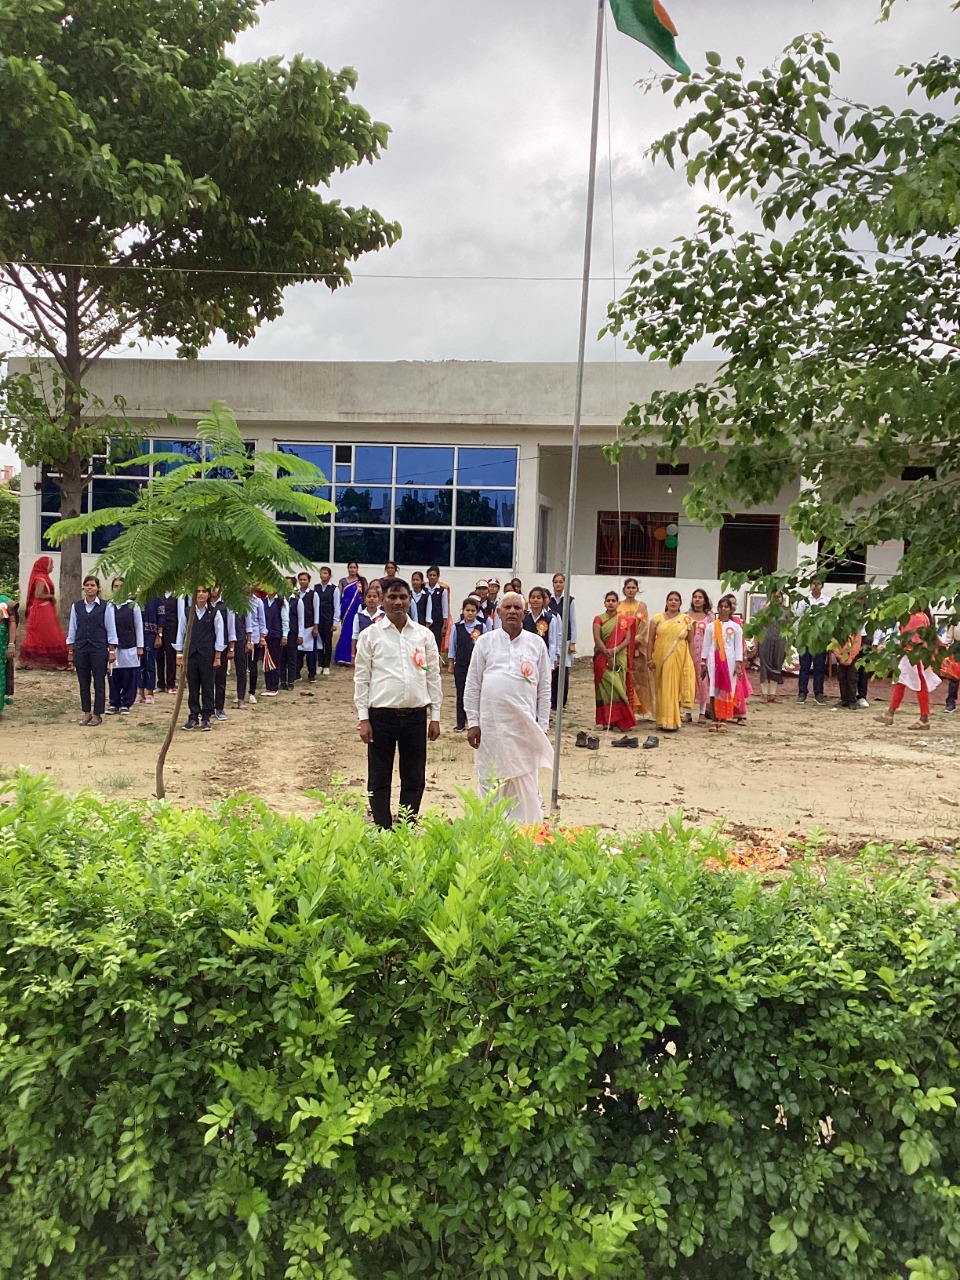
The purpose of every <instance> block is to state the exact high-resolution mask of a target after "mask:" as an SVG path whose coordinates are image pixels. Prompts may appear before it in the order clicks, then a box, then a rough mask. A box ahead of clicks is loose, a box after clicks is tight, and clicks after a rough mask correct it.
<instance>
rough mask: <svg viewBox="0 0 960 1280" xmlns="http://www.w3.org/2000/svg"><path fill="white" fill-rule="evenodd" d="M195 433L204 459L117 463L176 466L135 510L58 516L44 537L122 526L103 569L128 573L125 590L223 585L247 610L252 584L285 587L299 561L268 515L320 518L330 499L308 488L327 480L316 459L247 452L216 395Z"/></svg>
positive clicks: (160, 456)
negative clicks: (289, 571)
mask: <svg viewBox="0 0 960 1280" xmlns="http://www.w3.org/2000/svg"><path fill="white" fill-rule="evenodd" d="M197 440H198V442H199V443H200V444H201V445H202V446H204V447H203V450H202V453H203V455H204V456H203V459H202V460H201V461H200V462H184V460H183V455H182V454H179V453H153V454H151V455H149V456H147V455H145V454H144V455H139V456H137V457H136V458H132V459H130V460H129V461H127V462H126V463H124V464H121V469H122V468H123V467H124V466H125V467H135V466H138V465H142V464H143V463H148V462H151V461H152V462H153V464H154V466H155V467H156V466H162V465H164V464H168V465H169V466H170V467H171V470H169V471H168V472H167V474H166V475H159V476H158V475H155V476H154V478H153V479H152V480H151V481H150V482H149V483H148V484H145V485H143V486H141V488H140V491H139V493H138V495H137V501H136V502H135V503H134V505H133V506H132V507H105V508H103V509H102V510H99V511H92V512H90V513H89V514H88V515H84V516H77V517H76V518H75V519H73V520H61V521H58V522H57V523H56V524H55V525H53V526H52V527H51V529H50V530H49V533H48V535H47V536H48V538H49V540H50V541H51V542H52V543H54V544H55V545H56V544H58V543H60V542H62V541H63V540H64V539H65V538H69V537H73V536H75V535H76V534H78V533H88V532H89V531H91V530H93V529H98V528H103V527H109V526H111V525H122V526H123V532H122V533H121V534H118V536H117V537H116V538H114V540H113V541H112V542H111V543H110V545H109V546H108V547H107V549H106V550H105V551H104V553H103V555H102V556H101V557H100V559H99V560H98V562H97V571H98V572H99V573H102V574H103V576H104V577H105V578H112V577H114V576H116V577H121V578H123V579H124V585H125V591H126V593H129V595H131V596H133V597H134V598H136V599H138V600H140V601H141V603H143V602H145V601H146V600H149V599H150V598H151V597H152V596H158V595H162V594H163V592H165V591H172V592H173V593H174V594H175V595H188V594H192V593H193V591H194V589H195V587H196V586H197V585H198V584H199V583H205V584H207V585H208V586H210V585H213V583H215V582H218V583H220V585H221V586H222V588H223V598H224V600H225V601H226V602H227V604H228V605H229V606H230V608H231V609H234V610H235V611H236V612H237V613H246V611H247V609H248V607H249V597H250V587H251V585H262V586H264V587H269V588H271V589H272V590H274V591H277V592H282V591H284V589H285V587H286V583H285V581H284V578H283V575H282V572H281V571H282V570H284V569H291V568H294V567H295V566H296V565H298V564H299V560H298V558H297V555H296V553H295V552H294V551H293V549H292V548H291V546H290V545H289V543H288V542H287V540H286V538H284V536H283V534H282V533H281V532H280V530H279V528H278V527H277V524H276V522H275V521H274V520H273V519H272V518H271V516H270V515H269V514H268V512H269V511H271V510H272V511H277V512H281V513H286V512H289V513H292V514H295V515H296V516H297V517H298V518H299V519H300V520H306V521H308V522H311V523H317V522H318V521H319V520H320V519H321V517H322V516H323V515H325V514H327V513H328V512H330V511H332V510H333V509H334V507H333V503H331V502H328V501H327V500H326V499H325V498H318V497H315V496H314V494H313V493H312V492H311V490H312V489H314V488H317V487H319V486H320V485H323V484H324V483H325V482H326V481H325V477H324V476H323V473H322V472H321V471H320V470H319V468H317V467H315V466H314V465H313V463H311V462H305V461H304V460H303V459H301V458H296V457H293V456H290V455H288V454H285V453H275V452H272V451H270V450H262V451H261V452H259V453H255V454H253V455H250V454H248V453H247V452H246V449H245V448H244V443H243V437H242V435H241V433H240V429H239V427H238V426H237V422H236V419H235V418H234V416H233V414H232V413H231V412H230V410H229V409H228V408H227V407H226V406H225V405H223V404H221V403H219V402H218V403H215V404H214V405H213V406H212V407H211V409H210V414H209V416H208V417H205V418H201V419H200V421H199V422H198V424H197ZM277 471H279V472H280V474H277Z"/></svg>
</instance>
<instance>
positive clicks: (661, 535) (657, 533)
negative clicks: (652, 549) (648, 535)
mask: <svg viewBox="0 0 960 1280" xmlns="http://www.w3.org/2000/svg"><path fill="white" fill-rule="evenodd" d="M653 536H654V537H655V538H656V540H657V541H658V542H663V540H664V539H665V538H666V536H667V531H666V529H665V528H664V527H663V525H660V526H659V527H658V528H656V529H654V531H653Z"/></svg>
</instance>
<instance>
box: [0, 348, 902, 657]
mask: <svg viewBox="0 0 960 1280" xmlns="http://www.w3.org/2000/svg"><path fill="white" fill-rule="evenodd" d="M13 363H14V367H15V366H16V364H17V363H18V362H13ZM715 368H716V366H715V365H713V364H710V363H707V362H691V363H688V364H684V365H682V366H679V367H677V368H674V369H671V368H669V367H668V366H667V365H666V364H656V363H640V362H637V361H631V362H626V363H591V364H588V365H587V366H586V370H585V382H584V398H583V420H582V448H581V455H580V468H579V500H578V503H577V513H576V528H575V539H574V552H573V563H572V566H571V570H572V575H573V576H572V589H573V592H574V594H575V596H576V597H577V599H578V601H579V612H580V617H581V619H584V618H589V617H592V616H593V614H594V613H596V612H600V611H601V609H602V601H603V594H604V592H605V591H606V590H607V589H609V588H610V587H611V586H619V585H620V584H621V583H622V579H623V577H624V576H625V575H627V574H630V575H633V576H635V577H637V578H639V579H640V582H641V595H642V597H643V598H644V599H646V601H647V602H648V604H649V606H650V607H651V610H653V609H659V608H661V607H662V604H663V600H664V597H665V596H666V593H667V592H668V591H669V590H671V589H673V588H676V589H677V590H679V591H680V592H681V594H682V596H683V599H684V601H685V602H686V601H688V600H689V598H690V594H691V592H692V591H693V589H694V588H695V587H698V586H702V587H704V588H705V589H706V590H707V591H708V592H710V593H711V594H712V595H715V594H716V593H717V591H718V589H719V586H720V578H721V575H722V574H723V573H724V572H725V571H731V570H736V569H743V568H753V567H763V568H767V569H773V568H775V567H779V566H791V567H792V566H794V565H796V564H797V563H798V558H799V557H803V556H808V555H810V554H812V553H814V552H815V551H816V548H815V547H803V546H798V544H797V541H796V539H795V538H794V536H793V534H792V533H791V531H790V529H789V527H788V526H787V523H786V520H785V516H786V512H787V509H788V507H789V504H790V502H791V500H792V499H793V497H794V496H795V488H794V489H790V488H788V489H787V490H786V491H785V492H784V493H783V494H781V496H780V497H779V499H778V500H777V501H776V502H775V503H772V504H770V505H768V506H763V507H760V508H756V509H751V510H750V511H749V512H748V511H746V510H745V509H744V506H743V504H742V503H740V502H739V501H738V499H737V495H736V494H731V495H730V511H729V515H728V516H727V517H726V519H725V521H724V524H723V527H722V528H720V529H713V530H708V529H706V528H704V527H703V526H702V525H699V524H697V523H696V522H693V521H691V520H689V519H688V518H687V517H686V515H685V514H684V511H683V498H684V494H685V492H686V489H687V485H688V483H689V479H690V476H691V474H692V473H694V472H695V470H696V466H697V455H696V454H695V453H692V452H691V453H690V454H688V455H683V456H682V457H681V458H680V460H679V461H678V463H677V464H676V465H675V466H672V467H671V466H666V465H664V464H662V463H658V461H657V459H656V456H655V454H654V453H653V452H648V453H647V454H646V456H641V451H640V450H638V449H636V448H634V447H627V448H626V449H625V450H624V454H623V460H622V462H621V464H620V466H619V467H614V466H612V465H611V464H610V463H609V462H608V461H607V460H606V458H605V457H604V455H603V453H602V446H603V445H605V444H607V443H609V442H610V441H612V440H614V439H615V438H616V436H617V433H618V429H619V426H618V424H619V423H620V422H621V420H622V418H623V416H624V414H625V413H626V411H627V409H628V407H629V406H630V404H631V403H633V402H643V401H645V400H646V399H647V398H649V396H650V394H651V393H652V392H653V391H654V390H656V389H658V388H670V387H682V386H688V385H690V384H692V383H694V382H698V381H701V380H704V379H709V378H710V376H711V375H712V373H713V371H714V369H715ZM575 378H576V366H575V365H574V364H572V363H570V364H549V363H543V364H519V363H517V364H508V363H494V362H486V361H477V362H472V361H470V362H468V361H440V362H429V361H422V362H420V361H418V362H402V363H374V362H319V361H318V362H309V361H289V362H284V361H254V360H249V361H248V360H198V361H192V362H187V361H179V360H141V359H130V360H127V359H109V360H108V359H103V360H101V361H100V362H99V363H98V364H97V366H96V369H95V371H94V373H93V375H92V376H91V378H90V380H89V387H90V390H91V391H92V392H93V394H94V395H95V396H96V397H97V398H98V399H99V401H100V402H101V403H103V404H106V405H110V404H111V403H112V402H113V401H114V399H115V397H119V398H120V399H121V400H122V402H123V403H125V405H126V410H127V414H128V416H129V417H130V419H131V420H132V421H134V422H136V423H138V424H141V425H142V427H143V431H144V438H145V439H146V440H147V441H148V447H149V448H150V449H151V450H160V449H164V450H168V449H170V448H171V447H173V448H175V449H177V450H179V451H182V452H183V453H184V454H186V455H188V456H190V455H192V456H195V455H196V449H197V444H196V439H195V434H194V428H195V424H196V421H197V419H198V418H199V417H201V416H202V415H203V414H204V412H205V411H206V410H207V409H208V408H209V406H210V404H211V403H212V402H213V401H214V400H222V401H224V402H225V403H226V404H227V405H229V406H230V408H231V410H232V411H233V412H234V414H235V415H236V418H237V421H238V422H239V424H240V426H241V429H242V431H243V435H244V438H245V439H246V440H247V441H248V442H249V444H250V446H251V447H252V448H254V449H278V450H281V451H284V452H290V453H295V454H298V455H299V456H301V457H304V458H309V459H310V460H311V461H313V462H315V463H316V464H317V465H318V466H319V467H320V468H321V470H322V471H323V473H324V475H325V476H326V477H327V479H328V481H329V484H328V486H327V488H326V489H324V490H323V495H324V496H327V497H330V498H331V499H332V500H333V501H334V502H335V503H336V506H337V510H336V514H335V515H334V516H333V517H332V518H331V519H329V520H328V521H327V522H326V523H325V524H323V525H322V526H320V527H315V526H308V525H305V524H298V523H296V522H290V521H283V520H282V518H281V523H282V524H283V528H284V532H285V533H286V535H287V537H288V538H289V540H290V542H291V544H292V545H293V546H294V547H295V548H296V549H297V551H298V552H299V553H300V555H301V556H302V558H303V561H304V563H305V564H306V565H308V566H319V565H321V564H330V565H331V566H332V567H333V569H334V576H335V577H339V576H340V575H341V574H342V573H343V571H344V568H345V565H346V563H347V561H348V560H357V561H358V562H359V563H360V568H361V572H362V573H363V574H365V575H366V576H370V575H372V574H379V573H381V572H382V570H383V565H384V562H385V561H386V560H388V559H391V560H395V561H397V563H398V564H399V565H400V570H401V573H403V574H405V575H409V574H410V572H412V571H413V570H414V569H421V570H422V569H425V568H426V566H427V565H429V564H431V563H436V564H438V565H439V566H440V569H441V574H442V576H443V578H444V580H445V581H447V582H449V583H450V584H451V588H452V592H453V597H454V603H455V604H457V603H458V602H459V599H460V598H462V595H463V594H465V593H466V591H467V590H469V589H470V588H471V587H472V586H473V585H474V583H475V582H476V580H477V578H478V577H486V576H488V575H490V574H494V573H495V574H496V576H497V577H499V578H500V579H504V578H507V577H513V576H514V575H516V576H517V577H519V578H520V579H522V581H523V584H524V588H525V589H527V588H529V587H530V586H533V585H534V583H537V582H545V583H547V584H549V579H550V576H551V574H552V573H553V572H554V571H555V570H557V569H559V568H562V557H563V553H564V545H565V536H566V520H567V498H568V488H569V479H570V460H571V428H572V415H573V404H574V387H575ZM170 414H172V415H173V416H174V417H175V418H176V420H177V422H178V426H177V427H172V426H171V425H170V422H169V420H168V415H170ZM151 471H152V467H143V468H140V469H139V470H138V472H137V474H128V473H124V474H118V475H112V476H111V475H107V474H106V459H105V458H100V459H94V460H93V480H92V481H91V484H90V488H89V493H88V496H87V502H88V503H89V504H91V506H92V508H94V509H95V508H97V507H103V506H115V505H118V504H121V503H124V502H129V501H132V499H133V495H134V494H135V492H136V490H137V488H138V487H139V486H140V485H142V484H146V483H147V482H148V481H149V478H150V473H151ZM22 492H23V501H22V526H21V580H22V582H23V583H25V582H26V579H27V577H28V575H29V571H30V567H31V566H32V564H33V562H34V559H35V558H36V556H37V555H39V554H41V553H42V552H43V551H44V550H46V546H45V542H44V535H45V533H46V530H47V529H48V528H49V527H50V525H51V524H52V523H54V521H55V520H56V519H57V509H58V499H57V491H56V487H55V485H54V484H53V483H52V482H51V481H50V480H49V478H47V477H45V476H44V475H43V474H41V473H40V472H39V471H37V470H35V469H31V468H29V467H25V468H24V470H23V480H22ZM31 496H35V498H36V500H35V501H31V500H30V498H31ZM668 526H671V529H670V533H669V534H668V535H666V536H665V530H666V529H667V527H668ZM672 526H676V530H675V531H674V530H673V528H672ZM112 536H113V531H110V530H101V531H100V532H99V534H98V535H96V536H94V537H92V538H88V539H87V540H86V544H85V546H84V566H85V568H86V567H88V566H92V565H93V564H94V563H95V561H96V557H97V554H98V552H100V551H101V550H102V549H103V546H104V545H106V542H108V541H109V540H110V538H111V537H112ZM901 553H902V544H901V543H892V544H890V545H889V546H885V547H879V548H870V549H869V553H868V555H867V553H865V556H867V558H868V559H869V562H870V573H871V574H872V575H873V576H877V577H882V576H883V575H884V574H885V573H890V572H892V571H893V569H894V568H895V567H896V564H897V562H898V561H899V558H900V555H901ZM53 554H54V556H56V553H55V552H54V553H53ZM849 568H850V571H849V573H848V574H847V575H846V576H845V577H844V578H843V580H847V581H849V580H854V579H855V578H856V577H857V576H858V573H859V572H860V571H862V568H861V566H859V565H856V564H854V565H851V566H850V567H849ZM841 575H842V571H841ZM584 631H585V628H584V626H583V623H582V622H581V641H583V640H584V639H585V638H586V637H585V635H584ZM581 647H583V645H581Z"/></svg>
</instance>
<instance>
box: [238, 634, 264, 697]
mask: <svg viewBox="0 0 960 1280" xmlns="http://www.w3.org/2000/svg"><path fill="white" fill-rule="evenodd" d="M262 665H263V650H262V649H261V648H260V646H259V645H258V644H255V645H254V646H253V653H251V654H248V655H247V677H248V679H249V681H250V692H251V693H252V694H253V696H254V697H256V696H257V675H258V673H259V671H260V667H261V666H262ZM237 687H238V688H239V687H240V686H239V676H238V677H237Z"/></svg>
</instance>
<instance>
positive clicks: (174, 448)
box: [152, 440, 203, 475]
mask: <svg viewBox="0 0 960 1280" xmlns="http://www.w3.org/2000/svg"><path fill="white" fill-rule="evenodd" d="M152 444H153V452H154V453H177V454H180V455H181V457H182V459H183V462H200V461H201V459H202V457H203V454H202V449H203V446H202V445H201V444H200V443H199V442H198V441H196V440H154V441H152ZM181 465H182V463H180V462H176V461H171V462H155V463H154V471H155V472H156V473H157V474H158V475H165V474H166V473H167V472H169V471H172V470H173V469H174V468H175V467H179V466H181Z"/></svg>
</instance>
